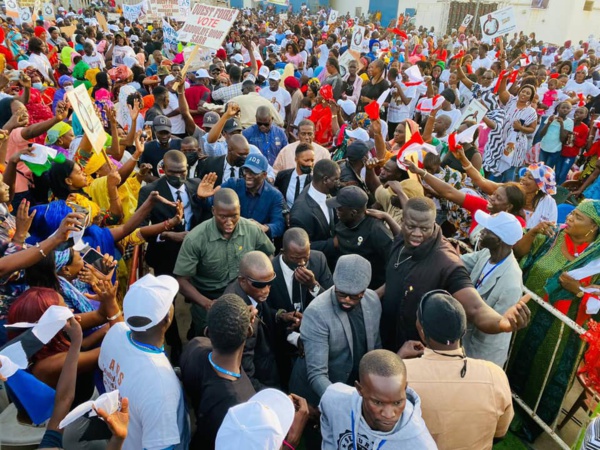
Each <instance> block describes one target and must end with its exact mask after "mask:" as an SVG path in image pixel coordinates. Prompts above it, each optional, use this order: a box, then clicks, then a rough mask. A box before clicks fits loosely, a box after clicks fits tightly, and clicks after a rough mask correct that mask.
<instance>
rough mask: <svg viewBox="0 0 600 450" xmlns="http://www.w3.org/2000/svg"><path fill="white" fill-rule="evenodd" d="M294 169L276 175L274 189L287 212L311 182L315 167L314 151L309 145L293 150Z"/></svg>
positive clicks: (301, 145)
mask: <svg viewBox="0 0 600 450" xmlns="http://www.w3.org/2000/svg"><path fill="white" fill-rule="evenodd" d="M295 160H296V167H295V168H293V169H286V170H282V171H280V172H279V173H277V178H275V187H276V188H277V189H279V192H281V194H282V195H283V198H284V199H285V202H286V204H287V210H288V211H289V210H291V209H292V206H293V205H294V201H295V200H296V199H297V198H298V196H299V195H300V193H301V192H302V191H303V190H304V188H305V187H307V186H308V185H309V184H310V182H311V181H312V173H311V172H312V169H313V166H314V165H315V151H314V150H313V148H312V145H311V144H298V146H297V147H296V150H295Z"/></svg>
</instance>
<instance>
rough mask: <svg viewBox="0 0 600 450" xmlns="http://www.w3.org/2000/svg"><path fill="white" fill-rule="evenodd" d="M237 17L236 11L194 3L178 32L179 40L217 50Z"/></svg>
mask: <svg viewBox="0 0 600 450" xmlns="http://www.w3.org/2000/svg"><path fill="white" fill-rule="evenodd" d="M237 15H238V10H236V9H230V8H221V7H218V6H208V5H202V4H200V3H196V4H195V5H194V7H193V8H192V11H191V14H190V16H189V17H188V19H187V20H186V22H185V24H184V25H183V27H182V28H181V29H180V30H179V40H180V41H181V42H191V43H193V44H198V45H201V46H203V47H207V48H212V49H215V50H218V49H219V48H221V44H222V43H223V40H224V39H225V38H226V36H227V33H229V30H230V29H231V26H232V25H233V22H234V21H235V19H236V17H237Z"/></svg>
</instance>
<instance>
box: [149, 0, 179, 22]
mask: <svg viewBox="0 0 600 450" xmlns="http://www.w3.org/2000/svg"><path fill="white" fill-rule="evenodd" d="M152 13H153V14H154V15H157V16H158V17H160V18H164V17H175V16H177V15H178V14H179V1H178V0H153V2H152Z"/></svg>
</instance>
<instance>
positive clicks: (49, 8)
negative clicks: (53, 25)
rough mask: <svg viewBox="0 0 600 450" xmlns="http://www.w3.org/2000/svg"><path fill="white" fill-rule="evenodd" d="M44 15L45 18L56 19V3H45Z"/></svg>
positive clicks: (43, 6)
mask: <svg viewBox="0 0 600 450" xmlns="http://www.w3.org/2000/svg"><path fill="white" fill-rule="evenodd" d="M42 15H43V16H44V19H52V20H54V19H55V15H54V5H53V4H52V3H50V2H47V3H44V4H43V5H42Z"/></svg>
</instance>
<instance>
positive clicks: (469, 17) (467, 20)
mask: <svg viewBox="0 0 600 450" xmlns="http://www.w3.org/2000/svg"><path fill="white" fill-rule="evenodd" d="M472 21H473V16H472V15H471V14H467V15H466V16H465V18H464V19H463V21H462V23H461V24H460V27H458V32H459V33H464V32H465V30H466V29H467V28H469V25H471V22H472Z"/></svg>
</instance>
